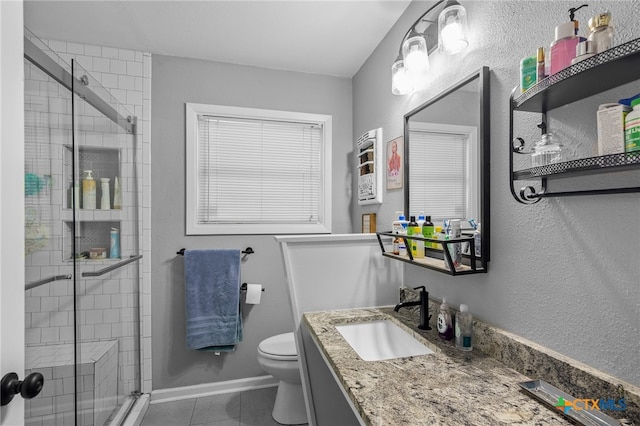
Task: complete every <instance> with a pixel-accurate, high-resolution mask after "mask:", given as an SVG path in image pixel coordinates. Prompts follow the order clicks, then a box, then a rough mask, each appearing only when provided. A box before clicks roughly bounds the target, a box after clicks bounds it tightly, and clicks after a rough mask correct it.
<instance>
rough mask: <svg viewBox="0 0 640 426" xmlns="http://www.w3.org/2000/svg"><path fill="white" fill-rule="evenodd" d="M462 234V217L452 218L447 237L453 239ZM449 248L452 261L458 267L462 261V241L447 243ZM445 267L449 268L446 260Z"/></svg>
mask: <svg viewBox="0 0 640 426" xmlns="http://www.w3.org/2000/svg"><path fill="white" fill-rule="evenodd" d="M461 236H462V232H461V230H460V219H451V220H450V221H449V227H448V228H447V232H446V236H445V239H447V240H453V239H456V238H460V237H461ZM447 247H448V248H449V254H451V262H452V263H453V268H454V269H456V268H458V266H460V264H461V263H462V245H461V244H460V243H451V244H447ZM444 267H445V269H447V270H449V262H447V260H446V256H445V261H444Z"/></svg>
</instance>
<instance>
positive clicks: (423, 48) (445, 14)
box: [391, 0, 469, 95]
mask: <svg viewBox="0 0 640 426" xmlns="http://www.w3.org/2000/svg"><path fill="white" fill-rule="evenodd" d="M443 3H445V0H440V1H438V2H437V3H436V4H434V5H433V6H432V7H431V8H430V9H429V10H427V11H426V12H425V13H424V14H423V15H422V16H420V18H418V20H417V21H416V22H414V24H413V25H412V26H411V28H409V30H408V31H407V32H406V33H405V35H404V37H403V38H402V42H401V43H400V49H399V53H398V57H397V58H396V60H395V61H394V63H393V65H392V66H391V92H392V93H393V94H394V95H406V94H408V93H411V92H412V91H413V90H415V89H418V88H419V87H420V86H422V85H424V83H425V82H426V80H427V72H428V71H429V53H431V52H433V51H434V50H435V49H436V47H437V48H438V51H439V52H441V53H445V54H448V55H454V54H456V53H458V52H461V51H462V50H464V49H465V48H466V47H467V46H468V45H469V42H468V41H467V37H466V33H467V12H466V10H465V9H464V7H462V5H460V3H458V2H457V1H456V0H447V1H446V4H445V5H444V8H443V9H442V11H441V12H440V14H439V15H438V19H437V21H436V20H435V16H433V17H431V18H430V17H429V16H428V15H429V14H430V12H432V11H434V10H436V8H438V7H439V6H441V5H442V4H443ZM425 23H426V25H425ZM436 23H437V26H436V25H435V24H436ZM436 29H437V31H436Z"/></svg>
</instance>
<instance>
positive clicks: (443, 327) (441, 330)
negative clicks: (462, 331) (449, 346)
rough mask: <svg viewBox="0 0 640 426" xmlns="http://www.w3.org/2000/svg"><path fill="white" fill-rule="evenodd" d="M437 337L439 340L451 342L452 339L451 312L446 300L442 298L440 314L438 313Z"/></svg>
mask: <svg viewBox="0 0 640 426" xmlns="http://www.w3.org/2000/svg"><path fill="white" fill-rule="evenodd" d="M438 335H439V336H440V338H441V339H444V340H451V338H452V337H453V324H452V321H451V312H450V311H449V305H448V304H447V301H446V299H444V298H442V304H441V305H440V312H439V313H438Z"/></svg>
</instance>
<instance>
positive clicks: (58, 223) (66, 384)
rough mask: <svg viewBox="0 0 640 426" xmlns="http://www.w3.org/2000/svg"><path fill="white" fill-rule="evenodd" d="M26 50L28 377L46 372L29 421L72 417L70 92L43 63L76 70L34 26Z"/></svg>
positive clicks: (70, 420) (29, 405)
mask: <svg viewBox="0 0 640 426" xmlns="http://www.w3.org/2000/svg"><path fill="white" fill-rule="evenodd" d="M38 55H40V56H38ZM25 57H27V58H29V59H25V61H24V69H25V80H24V85H25V129H24V134H25V164H24V173H25V188H24V214H25V219H26V220H25V280H26V284H25V327H26V329H25V344H26V348H25V372H24V376H25V377H26V376H27V375H29V374H31V373H33V372H40V373H42V375H43V377H44V386H43V388H42V391H41V392H40V394H39V395H38V396H36V397H35V398H33V399H30V400H25V424H27V425H31V424H34V425H35V424H37V425H43V424H46V425H57V424H74V419H75V402H74V401H75V391H76V389H75V381H74V348H73V344H74V321H75V312H74V297H73V292H74V290H73V281H72V278H73V275H74V265H73V259H70V258H69V257H68V256H65V255H63V246H64V243H65V236H64V232H63V226H62V223H63V221H64V220H65V219H66V218H71V217H72V215H71V209H70V207H71V206H70V205H69V204H67V202H68V196H67V188H68V187H67V185H66V178H65V176H64V172H63V168H62V160H61V159H62V156H63V152H64V150H65V147H66V146H71V143H72V130H71V109H72V105H71V92H70V91H69V89H67V88H66V87H64V86H63V85H61V84H60V83H59V82H58V81H57V80H56V79H55V78H54V77H53V76H52V75H51V74H49V73H48V72H46V70H45V68H46V67H45V65H44V64H45V63H48V64H53V65H55V66H57V68H56V69H57V70H58V71H59V74H56V75H61V74H62V73H64V72H66V73H67V74H68V75H70V72H71V69H70V66H69V65H67V64H65V63H64V62H63V61H62V60H60V58H58V57H57V56H56V55H55V54H54V53H53V52H51V51H50V50H48V49H47V47H46V45H45V44H44V43H42V42H41V41H40V40H38V39H37V38H35V37H33V36H32V35H31V34H29V33H26V34H25Z"/></svg>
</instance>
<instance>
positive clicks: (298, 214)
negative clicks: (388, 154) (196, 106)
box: [197, 114, 323, 224]
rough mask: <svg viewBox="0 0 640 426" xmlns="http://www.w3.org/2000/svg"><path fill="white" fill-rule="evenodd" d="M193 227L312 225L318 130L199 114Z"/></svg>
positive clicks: (317, 193) (316, 208)
mask: <svg viewBox="0 0 640 426" xmlns="http://www.w3.org/2000/svg"><path fill="white" fill-rule="evenodd" d="M197 133H198V134H197V145H198V147H197V153H198V154H197V156H198V162H197V167H198V171H197V177H198V179H197V180H198V193H197V222H198V224H278V223H279V224H317V223H319V221H320V219H321V214H322V213H321V190H322V181H321V179H322V158H321V153H322V144H323V127H322V125H321V124H318V123H300V122H284V121H271V120H256V119H244V118H230V117H221V116H211V115H203V114H201V115H198V131H197Z"/></svg>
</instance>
